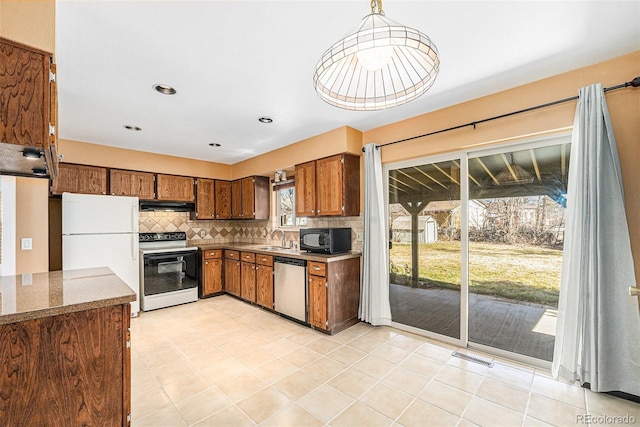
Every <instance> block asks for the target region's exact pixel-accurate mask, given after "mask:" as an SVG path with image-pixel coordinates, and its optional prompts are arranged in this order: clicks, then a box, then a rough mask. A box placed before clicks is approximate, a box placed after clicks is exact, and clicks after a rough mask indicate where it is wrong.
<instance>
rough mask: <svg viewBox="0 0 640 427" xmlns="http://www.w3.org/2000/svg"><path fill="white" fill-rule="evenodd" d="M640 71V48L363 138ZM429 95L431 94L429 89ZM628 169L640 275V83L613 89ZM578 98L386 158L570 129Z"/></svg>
mask: <svg viewBox="0 0 640 427" xmlns="http://www.w3.org/2000/svg"><path fill="white" fill-rule="evenodd" d="M637 76H640V51H637V52H634V53H631V54H628V55H625V56H622V57H618V58H615V59H612V60H610V61H606V62H602V63H599V64H594V65H591V66H588V67H584V68H580V69H577V70H574V71H571V72H568V73H564V74H560V75H557V76H554V77H550V78H547V79H543V80H539V81H537V82H534V83H531V84H528V85H524V86H520V87H517V88H514V89H511V90H507V91H504V92H499V93H496V94H493V95H489V96H486V97H483V98H478V99H475V100H472V101H469V102H465V103H462V104H458V105H454V106H452V107H449V108H445V109H442V110H439V111H435V112H432V113H428V114H424V115H422V116H419V117H415V118H412V119H409V120H404V121H401V122H398V123H394V124H391V125H388V126H384V127H380V128H377V129H374V130H371V131H368V132H365V133H364V135H363V142H364V143H365V144H366V143H368V142H376V143H378V144H383V143H385V142H390V141H397V140H400V139H403V138H408V137H412V136H416V135H422V134H425V133H429V132H433V131H437V130H440V129H444V128H448V127H452V126H456V125H461V124H465V123H469V122H472V121H474V120H481V119H484V118H488V117H492V116H497V115H501V114H505V113H509V112H511V111H516V110H519V109H524V108H527V107H531V106H534V105H538V104H544V103H547V102H551V101H555V100H558V99H564V98H569V97H572V96H576V95H577V94H578V90H579V88H580V87H583V86H587V85H590V84H592V83H598V82H601V83H602V84H603V85H604V86H605V87H609V86H615V85H617V84H620V83H624V82H628V81H630V80H632V79H633V78H635V77H637ZM425 96H429V95H428V94H427V95H425ZM607 104H608V107H609V112H610V114H611V120H612V122H613V128H614V133H615V137H616V141H617V144H618V151H619V155H620V164H621V169H622V177H623V184H624V189H625V201H626V212H627V220H628V222H629V232H630V235H631V245H632V249H633V251H634V259H635V268H636V277H637V278H638V279H640V215H638V212H639V211H640V179H639V178H638V173H637V171H636V170H635V169H636V168H637V167H638V165H639V164H640V148H639V145H638V141H639V136H640V120H638V118H639V117H640V89H631V88H627V89H621V90H617V91H612V92H609V93H608V94H607ZM575 109H576V102H575V101H573V102H567V103H564V104H561V105H557V106H554V107H549V108H545V109H541V110H536V111H532V112H529V113H523V114H519V115H516V116H512V117H509V118H505V119H499V120H495V121H491V122H487V123H484V124H480V125H477V127H476V129H473V127H467V128H463V129H459V130H455V131H451V132H447V133H442V134H438V135H433V136H430V137H426V138H421V139H417V140H414V141H411V142H404V143H400V144H396V145H392V146H388V147H385V148H382V149H381V150H382V161H383V163H386V164H388V163H392V162H397V161H401V160H406V159H412V158H419V157H424V156H430V155H434V154H438V153H445V152H452V151H459V150H463V149H469V148H476V147H481V146H483V145H491V144H495V143H496V142H504V141H507V140H518V139H523V138H527V137H531V136H533V135H542V134H549V133H555V132H558V131H565V132H568V131H570V129H571V127H572V125H573V118H574V114H575Z"/></svg>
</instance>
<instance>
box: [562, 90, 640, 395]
mask: <svg viewBox="0 0 640 427" xmlns="http://www.w3.org/2000/svg"><path fill="white" fill-rule="evenodd" d="M634 285H635V273H634V266H633V259H632V255H631V244H630V239H629V230H628V227H627V219H626V215H625V205H624V193H623V188H622V180H621V174H620V163H619V159H618V151H617V148H616V142H615V139H614V136H613V129H612V127H611V119H610V117H609V111H608V110H607V103H606V100H605V95H604V91H603V89H602V85H601V84H596V85H591V86H588V87H585V88H582V89H580V95H579V100H578V107H577V110H576V115H575V120H574V127H573V135H572V144H571V163H570V168H569V181H568V194H567V211H566V229H565V242H564V258H563V265H562V278H561V287H560V300H559V303H558V323H557V330H556V340H555V349H554V357H553V367H552V370H553V375H554V376H555V377H556V378H561V379H564V380H566V381H570V382H573V381H576V380H577V381H579V382H580V383H581V384H585V383H590V384H591V389H592V390H593V391H598V392H606V391H622V392H626V393H630V394H634V395H636V396H639V395H640V346H639V345H638V341H639V340H640V314H639V311H638V301H637V299H636V298H632V297H630V296H629V294H628V288H629V286H634Z"/></svg>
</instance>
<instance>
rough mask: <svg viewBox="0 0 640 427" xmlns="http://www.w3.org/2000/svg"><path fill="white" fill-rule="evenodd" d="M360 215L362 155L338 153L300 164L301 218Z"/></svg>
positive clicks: (298, 198)
mask: <svg viewBox="0 0 640 427" xmlns="http://www.w3.org/2000/svg"><path fill="white" fill-rule="evenodd" d="M359 214H360V156H358V155H354V154H347V153H343V154H338V155H335V156H330V157H325V158H323V159H319V160H316V161H313V162H308V163H303V164H301V165H296V215H297V216H357V215H359Z"/></svg>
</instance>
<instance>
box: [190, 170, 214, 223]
mask: <svg viewBox="0 0 640 427" xmlns="http://www.w3.org/2000/svg"><path fill="white" fill-rule="evenodd" d="M191 217H192V219H214V218H215V181H214V180H213V179H204V178H198V179H197V180H196V211H195V212H192V213H191Z"/></svg>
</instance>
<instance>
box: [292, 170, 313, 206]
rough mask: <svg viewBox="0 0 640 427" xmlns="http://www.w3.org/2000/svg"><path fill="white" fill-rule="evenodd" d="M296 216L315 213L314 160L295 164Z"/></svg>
mask: <svg viewBox="0 0 640 427" xmlns="http://www.w3.org/2000/svg"><path fill="white" fill-rule="evenodd" d="M295 175H296V216H300V217H305V216H314V215H315V214H316V162H315V161H313V162H307V163H303V164H301V165H296V171H295Z"/></svg>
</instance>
